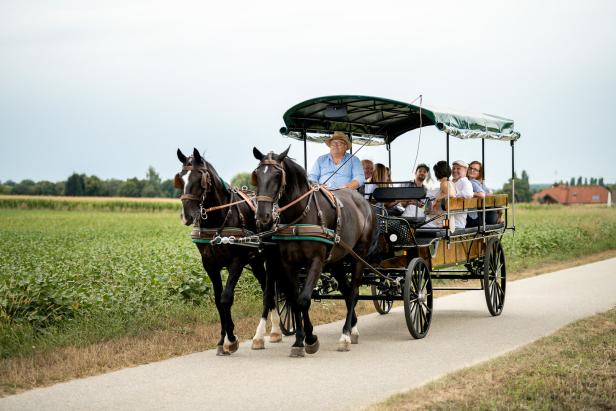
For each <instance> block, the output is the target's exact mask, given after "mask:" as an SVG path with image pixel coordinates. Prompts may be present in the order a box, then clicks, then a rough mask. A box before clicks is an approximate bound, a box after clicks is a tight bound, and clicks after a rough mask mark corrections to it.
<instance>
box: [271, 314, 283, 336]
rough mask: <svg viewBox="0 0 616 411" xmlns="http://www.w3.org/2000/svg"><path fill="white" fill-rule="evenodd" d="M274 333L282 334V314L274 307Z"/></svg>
mask: <svg viewBox="0 0 616 411" xmlns="http://www.w3.org/2000/svg"><path fill="white" fill-rule="evenodd" d="M271 312H272V331H271V333H272V334H282V332H281V331H280V316H279V315H278V311H276V309H275V308H274V309H273V310H272V311H271Z"/></svg>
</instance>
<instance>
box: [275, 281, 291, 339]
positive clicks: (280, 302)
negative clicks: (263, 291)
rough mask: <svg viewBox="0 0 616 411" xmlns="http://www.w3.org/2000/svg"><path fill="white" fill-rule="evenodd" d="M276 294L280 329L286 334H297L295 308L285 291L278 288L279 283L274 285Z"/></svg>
mask: <svg viewBox="0 0 616 411" xmlns="http://www.w3.org/2000/svg"><path fill="white" fill-rule="evenodd" d="M274 293H275V295H276V311H277V312H278V315H279V316H280V331H282V333H283V334H284V335H286V336H289V335H293V334H295V316H294V315H293V309H291V307H290V306H289V305H288V304H287V299H286V297H285V295H284V293H283V292H282V291H281V290H279V289H278V285H277V284H276V285H275V286H274Z"/></svg>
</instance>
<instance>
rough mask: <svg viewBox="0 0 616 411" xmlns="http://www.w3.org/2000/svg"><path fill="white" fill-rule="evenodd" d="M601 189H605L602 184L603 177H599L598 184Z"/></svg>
mask: <svg viewBox="0 0 616 411" xmlns="http://www.w3.org/2000/svg"><path fill="white" fill-rule="evenodd" d="M597 184H599V185H600V186H601V187H605V183H604V182H603V177H599V181H598V183H597Z"/></svg>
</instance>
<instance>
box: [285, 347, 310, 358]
mask: <svg viewBox="0 0 616 411" xmlns="http://www.w3.org/2000/svg"><path fill="white" fill-rule="evenodd" d="M305 354H306V352H305V350H304V347H291V354H289V357H303V356H304V355H305Z"/></svg>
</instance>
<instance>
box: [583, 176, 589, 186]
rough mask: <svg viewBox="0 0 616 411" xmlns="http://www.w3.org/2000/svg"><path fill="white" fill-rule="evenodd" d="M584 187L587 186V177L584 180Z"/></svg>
mask: <svg viewBox="0 0 616 411" xmlns="http://www.w3.org/2000/svg"><path fill="white" fill-rule="evenodd" d="M584 185H585V186H587V185H588V177H585V178H584Z"/></svg>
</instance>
